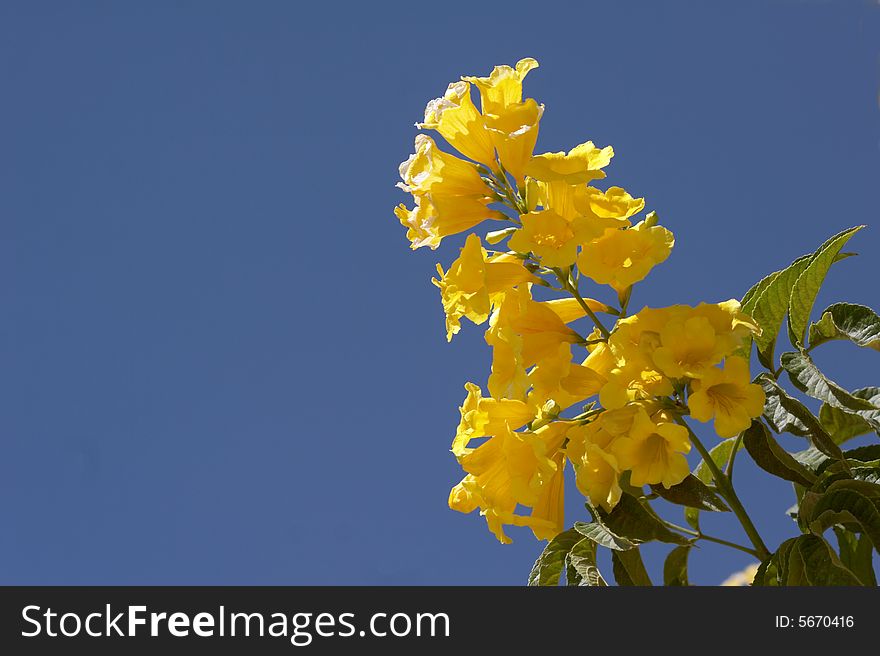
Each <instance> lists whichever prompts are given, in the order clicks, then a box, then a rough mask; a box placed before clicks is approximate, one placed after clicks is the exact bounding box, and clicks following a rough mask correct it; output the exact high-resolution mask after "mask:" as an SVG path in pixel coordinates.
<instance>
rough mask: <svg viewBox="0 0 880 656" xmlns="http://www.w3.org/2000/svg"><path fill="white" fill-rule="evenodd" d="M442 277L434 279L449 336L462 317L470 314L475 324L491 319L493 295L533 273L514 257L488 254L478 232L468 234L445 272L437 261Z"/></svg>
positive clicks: (448, 336)
mask: <svg viewBox="0 0 880 656" xmlns="http://www.w3.org/2000/svg"><path fill="white" fill-rule="evenodd" d="M437 272H438V273H439V274H440V279H439V280H437V279H436V278H433V279H432V282H433V283H434V284H435V285H436V286H437V287H439V288H440V295H441V299H442V300H443V310H444V311H445V313H446V339H447V340H452V336H453V335H454V334H456V333H457V332H458V331H459V330H460V329H461V324H460V320H461V318H462V317H467V318H468V319H470V320H471V321H473V322H474V323H476V324H480V323H483V322H484V321H486V319H488V317H489V312H490V311H491V307H492V296H493V295H494V294H497V293H498V292H502V291H505V290H507V289H510V288H512V287H513V286H515V285H517V284H519V283H522V282H525V281H527V280H529V279H530V278H531V277H532V275H531V274H530V273H529V271H528V270H527V269H526V268H525V267H524V266H522V264H521V263H520V262H519V261H518V260H515V259H513V258H487V253H486V250H485V249H484V248H483V247H482V245H481V244H480V238H479V237H478V236H477V235H474V234H471V235H468V238H467V239H466V240H465V245H464V248H462V250H461V255H460V256H459V257H458V259H457V260H455V262H453V263H452V265H451V266H450V267H449V271H447V272H444V271H443V267H442V266H440V265H439V264H438V265H437Z"/></svg>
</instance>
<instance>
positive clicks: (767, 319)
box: [747, 254, 813, 369]
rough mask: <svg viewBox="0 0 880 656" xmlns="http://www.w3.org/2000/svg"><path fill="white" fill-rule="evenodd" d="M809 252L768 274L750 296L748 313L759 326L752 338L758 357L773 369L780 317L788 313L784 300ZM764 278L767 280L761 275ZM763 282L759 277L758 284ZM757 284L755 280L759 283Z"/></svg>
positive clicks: (780, 324)
mask: <svg viewBox="0 0 880 656" xmlns="http://www.w3.org/2000/svg"><path fill="white" fill-rule="evenodd" d="M812 258H813V255H812V254H811V255H804V256H802V257H799V258H798V259H796V260H795V261H794V262H792V263H791V264H790V265H789V266H788V267H786V268H785V269H783V270H782V271H778V272H777V273H776V275H775V276H774V275H773V274H770V276H768V278H770V277H772V280H769V282H768V283H767V284H766V285H764V287H763V289H762V290H761V292H760V293H759V294H757V295H756V297H755V298H754V299H753V300H752V299H750V305H749V311H748V312H747V313H748V314H751V316H752V318H753V319H754V320H755V321H757V322H758V325H759V326H761V334H760V335H758V336H757V337H755V340H754V341H755V344H756V346H757V347H758V359H759V360H760V361H761V364H763V365H764V366H765V367H767V368H768V369H773V368H774V366H773V351H774V350H775V347H776V337H777V335H778V334H779V329H780V327H782V320H783V319H784V318H785V314H786V312H788V303H789V300H790V299H791V290H792V289H793V288H794V285H795V283H796V282H797V279H798V277H799V276H800V275H801V274H802V273H803V272H804V270H805V269H806V268H807V266H809V264H810V261H811V260H812ZM764 280H767V278H765V279H764ZM763 282H764V281H763V280H762V281H761V283H763ZM761 283H758V284H759V285H761Z"/></svg>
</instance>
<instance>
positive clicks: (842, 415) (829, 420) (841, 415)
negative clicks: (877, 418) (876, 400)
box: [819, 392, 874, 444]
mask: <svg viewBox="0 0 880 656" xmlns="http://www.w3.org/2000/svg"><path fill="white" fill-rule="evenodd" d="M855 395H856V392H853V396H855ZM819 423H820V424H822V427H823V428H824V429H825V430H826V431H828V434H829V435H830V436H831V439H833V440H834V441H835V442H836V443H837V444H843V443H844V442H846V441H847V440H851V439H852V438H854V437H858V436H859V435H864V434H865V433H870V432H871V431H872V430H874V428H873V426H871V424H870V423H869V422H868V420H867V419H865V418H864V417H862V416H861V415H859V414H856V413H852V412H847V411H846V410H841V409H840V408H835V407H834V406H830V405H828V404H827V403H823V404H822V407H821V408H819Z"/></svg>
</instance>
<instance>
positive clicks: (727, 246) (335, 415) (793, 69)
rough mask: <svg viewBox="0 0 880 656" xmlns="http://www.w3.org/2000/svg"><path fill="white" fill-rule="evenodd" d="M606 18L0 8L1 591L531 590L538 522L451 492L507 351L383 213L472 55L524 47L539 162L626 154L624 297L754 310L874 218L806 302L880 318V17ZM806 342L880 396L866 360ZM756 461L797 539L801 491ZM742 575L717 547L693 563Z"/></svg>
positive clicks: (773, 503) (756, 479) (743, 5)
mask: <svg viewBox="0 0 880 656" xmlns="http://www.w3.org/2000/svg"><path fill="white" fill-rule="evenodd" d="M609 4H610V3H598V2H580V3H561V2H552V1H551V2H542V3H515V2H513V3H505V4H503V5H493V4H491V3H472V2H445V3H442V4H435V5H433V7H434V8H433V9H432V10H431V11H430V13H429V12H428V11H427V8H426V6H423V7H422V9H424V10H425V11H424V13H422V12H421V9H419V8H417V7H415V6H413V5H412V4H411V3H406V4H404V3H399V4H396V3H390V2H389V3H370V4H369V5H367V4H366V3H365V4H364V5H363V6H361V7H356V8H352V7H349V6H345V5H336V4H334V3H322V4H321V5H320V6H318V5H314V4H312V5H308V6H307V5H304V4H303V3H284V2H260V3H243V2H239V3H221V2H211V3H208V2H156V3H142V4H140V5H135V4H131V3H109V2H93V3H87V4H86V3H62V2H54V3H45V2H32V3H25V2H6V3H3V4H2V6H0V80H2V85H3V86H2V88H3V101H2V103H0V119H2V120H0V189H2V192H0V308H2V311H0V398H2V399H3V402H2V403H0V435H2V437H0V445H2V451H0V563H2V564H0V582H2V583H29V584H48V583H91V584H100V583H106V584H137V583H139V584H154V583H155V584H160V583H178V584H198V583H203V584H220V583H223V584H248V583H249V584H282V583H284V584H343V583H351V584H410V583H413V584H429V583H435V584H447V583H462V584H470V583H472V584H508V583H521V582H523V581H524V580H525V577H526V575H527V573H528V569H529V568H530V566H531V563H532V562H533V560H534V557H535V556H536V555H537V553H538V552H539V551H540V549H541V546H540V544H539V543H537V542H536V541H535V540H534V539H533V538H532V537H531V535H530V534H529V533H528V532H526V531H518V530H514V531H513V532H512V535H513V537H514V540H515V542H514V544H513V545H510V546H502V545H500V544H498V543H497V542H496V541H495V539H494V538H493V537H492V536H491V535H490V534H489V532H488V531H487V530H486V528H485V523H484V522H483V520H482V519H480V518H479V517H476V516H463V515H460V514H457V513H453V512H452V511H450V510H448V509H447V508H446V495H447V492H448V489H449V487H450V486H451V485H453V484H454V483H456V482H457V480H458V479H459V477H460V470H459V468H458V466H457V464H456V463H455V462H454V459H453V458H452V456H451V454H450V453H449V452H448V449H449V444H450V440H451V436H452V433H453V432H454V427H455V425H456V423H457V417H458V413H457V406H458V404H459V403H460V402H461V400H462V398H463V395H464V390H463V387H462V386H463V384H464V382H465V381H466V380H475V381H478V382H484V381H485V377H486V375H487V371H488V363H489V357H490V355H489V351H488V349H487V348H486V346H485V344H484V343H483V341H482V331H481V330H480V329H478V328H474V327H472V326H466V327H465V329H464V330H463V332H462V334H460V335H459V336H458V337H457V338H456V340H455V341H454V342H453V343H452V344H451V345H448V344H447V343H446V341H445V337H444V331H443V317H442V309H441V307H440V303H439V299H438V295H437V293H436V290H435V288H434V287H432V286H431V284H430V277H431V275H432V273H433V269H434V264H435V262H437V261H441V262H444V263H446V262H449V261H450V260H451V259H453V258H454V257H455V250H456V249H457V248H458V247H459V245H460V243H461V241H460V240H456V239H451V240H449V243H448V244H447V243H446V242H444V245H443V246H442V247H441V249H439V250H438V251H436V252H433V253H432V252H430V251H427V250H425V249H423V250H421V251H418V252H416V253H412V252H410V251H409V249H408V245H407V242H406V240H405V238H404V231H403V230H402V229H401V227H400V226H399V224H398V223H397V221H396V219H395V218H394V216H393V214H392V208H393V207H394V206H395V205H396V204H397V203H398V202H401V201H403V200H405V196H404V195H403V194H402V193H401V192H400V191H399V190H397V189H395V187H394V183H395V182H396V176H397V165H398V163H399V162H400V161H401V160H403V159H405V158H406V157H407V155H408V154H409V152H410V150H411V148H412V139H413V137H414V135H415V129H414V128H413V127H412V125H413V122H414V121H416V120H419V119H420V118H421V114H422V111H423V109H424V104H425V103H426V101H428V100H429V99H430V98H433V97H435V96H437V95H440V94H441V93H442V92H443V90H444V89H445V87H446V84H447V83H448V82H450V81H452V80H454V79H457V78H458V76H459V75H462V74H475V75H485V74H487V73H488V72H489V71H490V70H491V68H492V66H493V65H495V64H501V63H509V64H512V63H514V62H515V61H516V60H518V59H520V58H521V57H525V56H532V57H535V58H537V59H538V60H539V61H540V63H541V68H540V69H538V70H537V71H534V72H533V73H531V74H530V75H529V78H528V81H527V89H526V90H527V93H528V95H530V96H533V97H535V98H536V99H538V100H539V101H540V102H543V103H544V104H545V105H546V111H545V114H544V117H543V120H542V125H541V134H540V139H539V146H538V148H539V150H542V151H547V150H561V149H563V148H566V149H567V148H569V147H571V146H573V145H575V144H577V143H580V142H582V141H585V140H587V139H592V140H593V141H595V142H596V143H597V144H600V145H606V144H611V145H613V146H614V148H615V151H616V157H615V159H614V162H613V163H612V165H611V167H609V169H608V173H609V179H608V181H609V183H610V184H619V185H622V186H624V187H626V188H627V189H628V190H630V191H631V192H632V193H633V194H634V195H639V196H645V197H646V199H647V203H648V207H649V208H651V209H655V210H657V212H658V214H659V215H660V217H661V220H662V221H663V223H664V224H665V225H666V226H668V227H669V228H670V229H671V230H673V231H674V232H675V233H676V239H677V242H676V248H675V250H674V252H673V255H672V257H671V258H670V259H669V260H668V261H667V262H666V263H665V264H663V265H662V266H660V267H659V268H657V269H656V270H655V272H654V273H653V275H652V277H651V278H650V279H649V280H648V281H647V282H645V283H644V284H643V285H641V286H640V287H639V288H638V289H637V291H636V293H635V295H634V299H633V302H632V307H633V308H638V307H641V306H642V305H646V304H651V305H655V306H656V305H665V304H671V303H691V304H693V303H697V302H700V301H703V300H705V301H715V300H724V299H728V298H731V297H738V296H741V294H742V293H743V292H744V291H745V290H746V289H747V288H748V287H749V286H750V285H751V284H752V283H753V282H754V281H756V280H757V279H758V278H760V277H761V276H763V275H764V274H765V273H767V272H769V271H771V270H773V269H775V268H779V267H780V266H783V265H785V264H787V263H788V262H789V261H791V260H792V259H793V258H794V257H796V256H798V255H801V254H802V253H804V252H808V251H811V250H812V249H813V248H814V247H815V246H817V245H818V244H819V243H821V242H822V241H823V240H824V239H825V238H826V237H827V236H829V235H831V234H833V233H836V232H838V231H839V230H841V229H843V228H846V227H849V226H852V225H855V224H859V223H868V224H870V228H869V229H868V230H865V231H863V232H862V233H860V234H859V235H858V236H857V237H856V238H855V239H854V240H853V242H852V243H851V245H850V246H851V249H852V250H857V251H859V252H860V253H862V256H861V257H858V258H850V259H848V260H846V261H845V262H843V263H841V264H839V265H837V266H836V267H835V269H834V270H833V271H832V274H831V276H830V278H829V280H828V283H827V286H826V288H825V289H824V290H823V292H822V294H821V296H820V298H819V301H818V302H817V306H821V307H824V305H825V304H828V303H830V302H833V301H837V300H849V301H857V302H862V303H867V304H870V305H874V306H875V307H876V306H878V305H880V297H878V296H880V295H878V293H877V286H876V272H877V269H876V262H877V258H878V256H880V237H878V235H880V221H877V219H876V207H877V189H878V186H877V180H878V173H880V166H878V164H880V158H878V156H880V124H878V86H880V73H878V71H880V69H878V55H880V48H878V45H880V7H878V6H877V4H876V3H874V2H867V1H852V2H845V1H840V2H807V1H803V2H796V1H794V0H791V1H788V2H736V3H720V2H719V3H701V4H697V3H672V2H670V3H662V6H661V3H655V2H620V3H614V5H613V7H610V6H608V5H609ZM468 328H469V329H468ZM817 358H818V360H819V361H820V364H822V365H823V366H824V367H826V368H827V370H828V371H829V373H830V374H831V375H832V376H833V377H834V378H836V379H837V380H838V381H839V382H840V383H841V384H843V385H845V386H847V387H850V388H855V387H860V386H865V385H869V384H877V383H878V381H877V379H876V371H877V364H878V355H877V354H876V353H874V352H867V353H859V352H857V351H856V350H855V347H853V346H851V345H846V344H831V345H828V346H827V347H823V349H822V350H821V351H820V352H819V353H818V355H817ZM704 434H705V435H706V439H707V440H709V441H711V440H712V438H711V436H710V435H709V434H708V433H706V432H705V431H704ZM787 445H788V446H791V447H793V448H797V447H798V446H799V445H798V444H797V443H796V442H794V440H792V441H791V442H790V443H787ZM737 469H738V472H737V486H738V488H740V490H741V494H742V497H743V500H744V503H745V504H746V506H747V507H748V508H750V509H751V510H752V511H753V513H754V517H755V520H756V522H757V524H758V527H759V529H761V531H762V532H763V533H764V535H765V538H766V539H767V541H768V542H770V543H772V544H773V546H775V544H777V543H778V542H779V541H780V540H781V539H783V538H784V537H787V536H788V534H789V533H790V532H791V531H793V530H794V528H793V525H791V524H790V523H789V521H788V520H787V519H786V518H785V517H781V515H782V514H783V513H784V511H785V509H786V508H788V507H789V506H790V505H791V503H792V499H791V494H790V491H789V488H788V485H787V484H776V483H774V482H772V481H769V482H768V478H769V477H768V476H764V475H761V474H759V473H758V472H757V471H756V470H755V469H754V467H751V466H748V465H747V459H746V458H742V460H741V461H740V463H739V464H738V467H737ZM568 505H569V507H570V510H571V513H570V521H574V520H579V519H583V511H582V510H580V508H581V506H580V505H579V503H578V502H577V499H576V496H575V495H574V494H572V495H571V496H570V503H569V504H568ZM724 519H725V521H724V522H718V521H716V520H715V518H712V520H710V521H708V522H707V527H709V528H712V529H714V531H715V532H716V533H719V534H721V535H727V536H729V537H733V538H737V539H739V538H740V537H741V536H740V535H739V532H738V530H737V529H736V527H734V526H729V527H728V528H725V525H727V524H729V521H730V520H728V518H726V517H725V518H724ZM707 530H708V529H707ZM661 556H662V550H656V549H648V559H649V566H650V567H651V568H653V570H654V571H655V572H656V571H657V567H658V566H659V564H660V562H661V560H660V558H661ZM748 561H749V558H748V557H747V556H744V555H742V554H738V553H737V552H732V551H727V550H724V549H723V548H718V549H716V548H714V547H704V548H702V549H701V550H700V552H699V553H698V554H695V555H694V556H692V558H691V572H692V574H691V576H692V580H693V581H694V582H696V583H717V582H719V581H720V580H722V579H723V578H725V577H726V576H727V574H729V573H730V572H731V571H733V570H735V569H739V568H741V567H742V566H744V565H745V564H747V563H748Z"/></svg>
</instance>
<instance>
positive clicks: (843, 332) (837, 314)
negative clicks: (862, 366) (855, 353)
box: [810, 303, 880, 351]
mask: <svg viewBox="0 0 880 656" xmlns="http://www.w3.org/2000/svg"><path fill="white" fill-rule="evenodd" d="M834 339H848V340H849V341H851V342H852V343H853V344H856V345H857V346H862V347H865V348H870V349H874V350H875V351H880V317H878V316H877V313H876V312H874V310H872V309H871V308H869V307H867V306H865V305H855V304H853V303H835V304H834V305H829V306H828V307H827V308H825V311H824V312H823V313H822V318H821V319H819V321H817V322H816V323H814V324H813V325H811V326H810V348H811V349H814V348H816V347H817V346H819V345H820V344H824V343H825V342H829V341H831V340H834Z"/></svg>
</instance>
